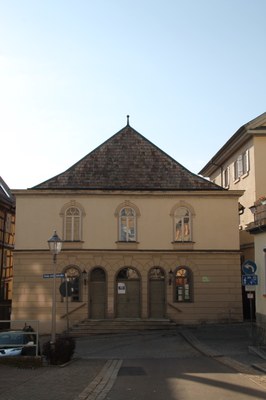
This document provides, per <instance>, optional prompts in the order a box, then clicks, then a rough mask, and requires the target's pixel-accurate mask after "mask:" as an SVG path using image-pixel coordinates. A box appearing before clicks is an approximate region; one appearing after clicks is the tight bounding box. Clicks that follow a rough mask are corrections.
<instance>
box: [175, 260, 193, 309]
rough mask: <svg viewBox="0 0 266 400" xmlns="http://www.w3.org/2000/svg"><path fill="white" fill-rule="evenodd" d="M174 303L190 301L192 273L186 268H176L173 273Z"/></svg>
mask: <svg viewBox="0 0 266 400" xmlns="http://www.w3.org/2000/svg"><path fill="white" fill-rule="evenodd" d="M174 287H175V299H174V300H175V301H176V302H178V303H180V302H191V301H192V272H191V270H190V269H189V268H188V267H184V266H182V267H178V268H177V270H176V272H175V285H174Z"/></svg>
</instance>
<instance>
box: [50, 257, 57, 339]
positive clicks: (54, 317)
mask: <svg viewBox="0 0 266 400" xmlns="http://www.w3.org/2000/svg"><path fill="white" fill-rule="evenodd" d="M53 261H54V262H53V292H52V333H51V344H55V336H56V254H54V257H53Z"/></svg>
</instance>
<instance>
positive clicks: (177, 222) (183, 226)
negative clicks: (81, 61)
mask: <svg viewBox="0 0 266 400" xmlns="http://www.w3.org/2000/svg"><path fill="white" fill-rule="evenodd" d="M182 213H184V215H182ZM186 219H188V222H187V221H186ZM191 225H192V224H191V212H190V210H189V209H188V208H187V207H185V206H180V207H177V208H176V210H175V212H174V242H191V241H192V229H191V228H192V226H191ZM187 230H188V233H186V231H187ZM177 235H178V236H179V237H177Z"/></svg>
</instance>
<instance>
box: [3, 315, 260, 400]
mask: <svg viewBox="0 0 266 400" xmlns="http://www.w3.org/2000/svg"><path fill="white" fill-rule="evenodd" d="M176 330H177V333H178V334H180V335H181V336H183V338H185V340H187V341H188V342H189V343H190V344H191V345H192V346H193V347H194V348H195V349H196V350H198V351H199V352H201V353H202V354H204V355H205V356H207V357H213V358H215V359H216V360H217V361H218V362H221V363H223V364H226V365H227V366H229V367H230V368H233V369H234V370H236V371H237V372H239V373H241V374H245V375H246V376H247V377H248V378H250V379H252V380H253V382H256V383H257V384H258V385H261V386H263V387H264V388H265V389H266V347H261V346H258V345H257V344H256V337H255V334H254V328H253V327H252V326H251V325H250V323H236V324H226V325H225V324H206V325H199V326H186V327H183V326H182V327H177V328H176ZM121 364H122V360H117V359H109V360H108V359H104V358H101V359H97V357H95V358H91V359H88V358H86V359H83V358H80V357H78V356H77V354H76V355H75V356H74V358H73V360H72V361H71V362H70V363H68V364H66V365H64V366H48V365H44V366H42V367H40V368H17V367H11V366H6V365H1V364H0V388H1V390H0V400H29V399H30V400H35V399H36V400H47V399H49V400H62V398H63V399H64V400H96V399H97V400H104V399H105V397H106V395H107V393H108V391H109V390H110V388H111V387H112V385H113V383H114V382H115V379H116V376H117V374H118V371H119V369H120V367H121Z"/></svg>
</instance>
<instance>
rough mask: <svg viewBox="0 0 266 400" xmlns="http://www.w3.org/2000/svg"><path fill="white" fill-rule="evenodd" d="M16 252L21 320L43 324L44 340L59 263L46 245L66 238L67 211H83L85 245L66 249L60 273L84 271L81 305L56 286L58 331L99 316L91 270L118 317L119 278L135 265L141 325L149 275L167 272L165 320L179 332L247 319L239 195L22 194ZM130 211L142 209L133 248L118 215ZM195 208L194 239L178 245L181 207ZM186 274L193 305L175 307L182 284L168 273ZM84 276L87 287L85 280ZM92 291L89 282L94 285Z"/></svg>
mask: <svg viewBox="0 0 266 400" xmlns="http://www.w3.org/2000/svg"><path fill="white" fill-rule="evenodd" d="M14 194H15V196H16V210H17V217H16V244H15V252H14V295H13V303H12V319H13V320H24V319H25V320H27V319H32V320H35V319H37V320H39V323H40V332H41V333H49V332H50V329H51V326H50V324H51V307H52V279H45V278H43V275H44V274H48V273H52V272H53V269H52V268H53V265H52V256H51V254H50V252H49V250H48V245H47V240H48V239H49V238H50V236H51V235H52V233H53V231H54V230H55V229H56V231H57V233H58V235H59V236H60V237H61V238H62V239H64V237H65V232H64V210H65V209H66V207H67V206H68V205H74V206H78V207H79V209H80V210H81V211H82V217H81V221H82V224H81V230H82V233H81V240H80V241H73V242H69V241H68V242H64V244H63V249H62V251H61V253H60V254H59V255H58V259H57V272H58V273H61V272H65V270H66V268H67V267H69V266H75V267H76V268H77V269H78V270H79V271H80V276H81V279H80V299H79V301H78V302H71V301H69V302H68V310H69V314H68V321H67V318H66V298H63V297H62V296H61V295H60V293H59V286H60V284H61V283H62V281H61V279H60V278H58V279H57V280H56V285H57V289H56V290H57V299H56V309H57V314H56V318H57V332H62V331H64V330H65V329H66V326H67V323H69V324H70V326H71V325H73V324H75V323H78V322H79V321H81V320H83V319H85V318H90V317H91V298H90V296H91V293H90V288H91V286H90V279H91V272H92V271H93V270H94V269H95V268H96V267H100V268H102V269H103V271H104V272H105V273H106V286H105V289H104V291H105V293H103V296H104V297H105V298H106V308H105V318H107V319H112V318H116V317H117V305H118V301H119V298H118V297H119V295H118V292H117V282H118V281H117V274H118V273H119V271H121V269H122V268H124V267H125V266H126V267H131V268H134V269H136V271H137V272H138V274H139V277H140V280H139V290H140V311H139V317H140V318H142V319H147V318H150V307H151V304H150V302H151V300H150V298H151V297H150V296H151V293H150V291H151V282H150V280H149V272H150V271H151V269H152V268H154V267H160V268H161V269H162V270H163V271H164V274H165V279H164V290H165V299H164V317H165V318H170V319H172V320H174V321H176V322H177V323H180V324H185V323H189V324H194V323H202V322H218V321H223V322H224V321H229V320H234V321H241V320H242V299H241V277H240V253H239V234H238V225H239V220H238V199H239V196H241V195H242V192H241V191H239V190H230V191H226V190H224V191H223V190H222V191H220V190H219V191H211V190H210V191H208V190H205V191H167V192H166V191H161V192H160V191H134V192H132V191H128V192H126V191H101V190H97V191H95V190H34V189H29V190H16V191H14ZM123 204H130V205H133V206H134V207H135V209H137V210H138V213H137V226H136V232H137V237H136V241H135V242H132V243H131V242H120V241H119V235H118V231H119V227H118V215H117V209H118V208H119V207H120V206H121V205H123ZM184 205H185V206H187V207H188V208H189V209H190V210H191V215H192V221H191V222H192V225H191V229H192V240H191V241H190V242H187V243H186V242H175V241H174V221H173V209H174V208H175V207H178V206H184ZM180 266H186V267H188V268H189V269H190V270H191V272H192V282H191V285H192V297H191V301H189V302H177V301H176V298H175V290H176V288H175V279H173V281H172V282H171V285H170V284H169V279H168V278H169V271H170V270H172V271H173V272H174V273H175V271H176V269H177V268H178V267H180ZM82 272H84V273H86V277H88V282H85V281H84V282H83V280H82ZM84 283H87V284H86V285H85V284H84Z"/></svg>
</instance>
